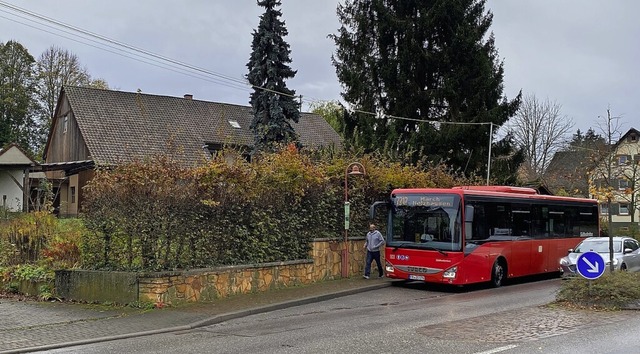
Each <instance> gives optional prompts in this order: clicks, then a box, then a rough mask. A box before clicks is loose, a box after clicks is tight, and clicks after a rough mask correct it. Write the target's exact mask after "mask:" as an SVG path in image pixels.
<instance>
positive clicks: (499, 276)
mask: <svg viewBox="0 0 640 354" xmlns="http://www.w3.org/2000/svg"><path fill="white" fill-rule="evenodd" d="M506 274H507V266H506V264H505V263H504V261H503V260H502V259H496V261H495V262H494V263H493V268H492V269H491V285H493V287H494V288H499V287H501V286H502V285H503V284H504V280H505V278H506Z"/></svg>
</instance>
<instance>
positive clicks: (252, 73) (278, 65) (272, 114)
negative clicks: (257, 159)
mask: <svg viewBox="0 0 640 354" xmlns="http://www.w3.org/2000/svg"><path fill="white" fill-rule="evenodd" d="M258 5H259V6H261V7H264V8H265V12H264V13H263V14H262V16H261V17H260V24H259V25H258V29H257V30H254V31H253V42H252V44H251V50H252V52H251V58H250V60H249V63H248V64H247V67H248V68H249V73H248V74H247V80H248V81H249V83H250V84H251V85H252V86H253V88H254V91H253V92H252V93H251V96H250V101H249V102H250V103H251V107H252V108H253V120H252V122H251V130H252V131H253V134H254V152H255V151H261V150H273V149H274V148H276V146H277V145H279V144H288V143H291V142H297V136H296V133H295V131H294V129H293V127H292V125H291V122H292V121H293V122H295V123H297V122H298V119H299V117H300V112H299V105H298V103H297V102H296V101H295V91H293V90H290V89H288V88H287V86H286V84H285V80H286V79H289V78H293V77H294V76H295V74H296V71H294V70H292V69H291V68H290V67H289V65H288V64H290V63H291V59H290V54H291V50H290V49H289V44H288V43H287V42H285V41H284V37H285V36H286V35H287V34H288V32H287V29H286V27H285V23H284V21H282V20H280V17H281V16H282V12H281V11H280V10H278V7H279V6H280V0H258Z"/></svg>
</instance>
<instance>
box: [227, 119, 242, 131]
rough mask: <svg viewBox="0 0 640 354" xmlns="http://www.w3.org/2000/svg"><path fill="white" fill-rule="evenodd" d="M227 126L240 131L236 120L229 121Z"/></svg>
mask: <svg viewBox="0 0 640 354" xmlns="http://www.w3.org/2000/svg"><path fill="white" fill-rule="evenodd" d="M229 124H231V126H232V127H234V128H236V129H240V123H238V121H237V120H229Z"/></svg>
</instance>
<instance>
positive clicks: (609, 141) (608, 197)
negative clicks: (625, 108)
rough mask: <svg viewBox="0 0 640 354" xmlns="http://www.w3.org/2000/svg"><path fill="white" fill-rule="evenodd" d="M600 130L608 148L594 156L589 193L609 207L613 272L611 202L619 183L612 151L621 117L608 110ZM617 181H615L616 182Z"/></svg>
mask: <svg viewBox="0 0 640 354" xmlns="http://www.w3.org/2000/svg"><path fill="white" fill-rule="evenodd" d="M597 126H598V128H599V129H600V131H601V136H602V137H604V139H605V141H606V147H605V148H604V149H603V150H602V151H599V153H598V154H596V155H594V158H596V159H597V161H598V164H597V165H596V168H594V169H593V172H592V176H591V179H590V183H591V185H590V187H589V191H590V193H591V195H592V196H594V197H596V198H597V199H598V200H600V201H601V202H603V203H604V204H605V205H606V206H607V211H608V212H607V229H608V230H609V262H610V263H609V264H610V270H611V272H613V270H614V265H613V232H612V231H613V230H612V229H611V224H612V214H613V213H612V210H611V201H612V200H613V199H614V197H615V195H614V185H615V184H616V183H615V181H617V177H616V176H617V175H616V171H615V170H614V168H615V166H614V162H615V160H616V159H615V154H614V153H613V151H612V149H611V148H612V147H613V146H614V144H615V143H616V142H617V141H618V140H619V139H620V136H621V135H622V133H621V124H620V117H619V116H615V117H612V116H611V109H610V108H607V116H606V117H603V116H598V124H597ZM614 180H615V181H614Z"/></svg>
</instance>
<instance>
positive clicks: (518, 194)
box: [391, 186, 598, 204]
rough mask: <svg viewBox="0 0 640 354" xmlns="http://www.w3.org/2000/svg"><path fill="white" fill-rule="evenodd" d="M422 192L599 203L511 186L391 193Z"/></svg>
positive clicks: (413, 191)
mask: <svg viewBox="0 0 640 354" xmlns="http://www.w3.org/2000/svg"><path fill="white" fill-rule="evenodd" d="M421 193H453V194H458V195H475V196H487V197H502V198H514V197H515V198H524V199H534V200H553V201H566V202H582V203H591V204H597V203H598V201H597V200H595V199H588V198H574V197H561V196H555V195H543V194H538V192H537V191H536V190H535V189H533V188H525V187H511V186H457V187H452V188H401V189H394V190H393V191H392V192H391V194H392V195H393V194H421Z"/></svg>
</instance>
